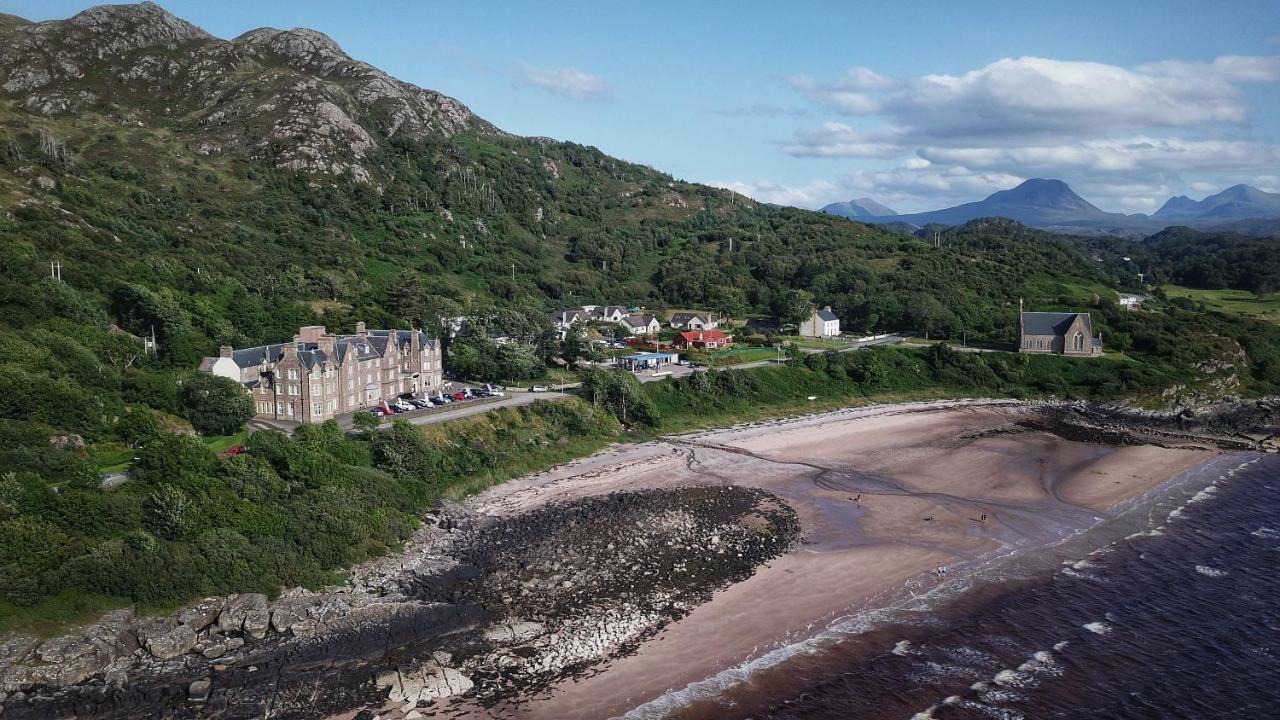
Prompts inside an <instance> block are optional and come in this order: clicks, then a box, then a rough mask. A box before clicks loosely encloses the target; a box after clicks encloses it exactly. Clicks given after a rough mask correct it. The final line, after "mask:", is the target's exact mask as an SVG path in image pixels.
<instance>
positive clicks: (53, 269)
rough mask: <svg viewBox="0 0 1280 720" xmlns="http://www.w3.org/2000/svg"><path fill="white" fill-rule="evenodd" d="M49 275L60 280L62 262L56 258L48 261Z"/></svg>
mask: <svg viewBox="0 0 1280 720" xmlns="http://www.w3.org/2000/svg"><path fill="white" fill-rule="evenodd" d="M49 277H51V278H53V279H54V280H57V281H58V282H62V263H60V262H58V261H56V260H55V261H53V262H51V263H49Z"/></svg>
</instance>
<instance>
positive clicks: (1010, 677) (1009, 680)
mask: <svg viewBox="0 0 1280 720" xmlns="http://www.w3.org/2000/svg"><path fill="white" fill-rule="evenodd" d="M991 679H992V681H993V682H995V684H997V685H1001V686H1003V687H1014V688H1028V687H1035V686H1036V681H1035V679H1034V678H1032V677H1031V676H1030V675H1028V674H1027V673H1023V672H1018V671H1017V670H1001V671H1000V672H998V673H996V676H995V677H993V678H991Z"/></svg>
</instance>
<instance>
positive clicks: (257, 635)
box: [244, 610, 271, 640]
mask: <svg viewBox="0 0 1280 720" xmlns="http://www.w3.org/2000/svg"><path fill="white" fill-rule="evenodd" d="M270 627H271V613H269V612H267V611H266V610H250V611H249V612H248V614H246V615H245V616H244V632H245V634H246V635H248V636H249V637H251V638H253V639H255V640H261V639H262V638H264V637H266V636H267V629H268V628H270Z"/></svg>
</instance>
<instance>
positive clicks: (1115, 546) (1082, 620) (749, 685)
mask: <svg viewBox="0 0 1280 720" xmlns="http://www.w3.org/2000/svg"><path fill="white" fill-rule="evenodd" d="M659 716H661V717H669V718H678V719H680V720H735V719H744V720H745V719H751V720H766V719H767V720H793V719H795V720H799V719H805V720H860V719H867V720H878V719H880V718H894V719H895V720H935V719H936V720H952V719H961V718H964V719H975V720H976V719H988V718H994V719H997V720H1024V719H1026V720H1039V719H1042V718H1062V719H1064V720H1114V719H1117V718H1187V719H1189V720H1190V719H1194V720H1209V719H1212V718H1280V457H1276V456H1274V455H1261V454H1236V455H1228V456H1221V457H1219V458H1216V459H1215V460H1213V461H1211V462H1210V463H1208V464H1206V465H1204V466H1202V467H1201V468H1198V469H1197V470H1196V471H1194V472H1191V473H1188V474H1187V475H1186V476H1184V477H1182V478H1180V479H1178V480H1176V481H1175V482H1173V483H1171V484H1170V485H1168V486H1166V487H1165V488H1162V489H1161V490H1160V491H1158V493H1157V494H1155V495H1154V496H1148V497H1144V498H1141V499H1139V500H1136V501H1135V502H1133V503H1132V504H1131V506H1129V507H1126V508H1123V509H1122V510H1121V512H1119V515H1118V517H1115V518H1114V519H1112V520H1110V521H1107V522H1104V523H1102V524H1101V525H1099V526H1098V527H1096V528H1093V529H1091V530H1089V531H1087V532H1085V533H1082V534H1080V535H1079V536H1076V537H1073V538H1071V539H1069V540H1067V541H1064V542H1062V543H1060V544H1058V545H1056V546H1054V547H1051V548H1047V549H1040V550H1036V551H1028V552H1026V553H1021V554H1015V555H1013V556H1010V557H1008V558H1005V559H1004V560H1003V561H1001V562H996V563H993V564H992V565H991V566H990V567H988V568H985V569H983V570H981V571H978V572H976V573H974V574H972V575H968V576H966V577H963V578H957V579H955V580H954V581H951V582H948V583H944V584H943V585H942V586H940V587H939V588H937V589H936V590H932V591H930V592H922V593H921V594H919V595H918V596H912V597H907V598H905V599H902V600H901V601H899V602H897V603H896V604H895V606H893V607H889V608H882V609H877V610H867V611H866V612H862V613H854V614H851V615H850V616H849V617H846V618H842V619H841V620H840V621H838V622H835V623H833V624H832V626H831V627H830V628H828V629H827V630H826V631H825V632H823V633H822V634H820V635H818V636H816V637H814V638H812V639H809V640H806V641H804V642H801V643H797V644H794V645H789V646H787V647H782V648H778V649H777V650H775V651H774V652H772V653H770V654H768V655H765V656H763V657H761V658H758V659H756V660H753V661H752V662H751V663H749V664H748V665H746V666H743V667H739V668H735V669H733V670H731V671H727V672H725V673H722V674H721V675H720V676H717V677H716V678H711V679H708V680H707V681H704V682H703V683H699V684H697V685H694V686H691V687H689V688H686V689H684V690H681V691H678V692H673V693H671V694H670V695H668V696H665V697H664V698H661V699H660V700H658V701H655V702H654V703H650V704H648V705H646V706H644V707H641V708H638V709H637V710H635V711H633V712H632V713H630V714H628V717H635V718H644V717H659Z"/></svg>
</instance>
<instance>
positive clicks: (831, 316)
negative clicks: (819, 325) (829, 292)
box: [818, 308, 840, 322]
mask: <svg viewBox="0 0 1280 720" xmlns="http://www.w3.org/2000/svg"><path fill="white" fill-rule="evenodd" d="M818 319H819V320H821V321H823V322H831V321H832V320H839V319H840V318H838V317H836V314H835V313H833V312H831V308H822V309H821V310H819V311H818Z"/></svg>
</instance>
